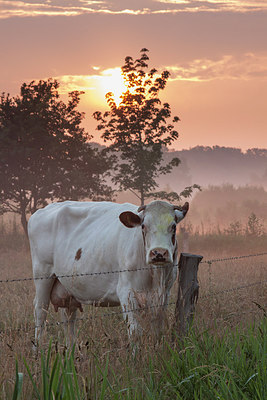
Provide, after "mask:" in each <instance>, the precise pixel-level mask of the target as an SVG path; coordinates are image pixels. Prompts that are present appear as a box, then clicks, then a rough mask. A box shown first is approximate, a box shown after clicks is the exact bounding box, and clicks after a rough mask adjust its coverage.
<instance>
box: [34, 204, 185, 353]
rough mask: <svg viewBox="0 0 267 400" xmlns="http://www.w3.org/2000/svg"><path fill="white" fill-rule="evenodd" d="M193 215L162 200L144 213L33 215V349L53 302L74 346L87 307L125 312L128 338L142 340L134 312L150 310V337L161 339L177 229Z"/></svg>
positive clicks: (129, 207) (92, 210)
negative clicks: (76, 328)
mask: <svg viewBox="0 0 267 400" xmlns="http://www.w3.org/2000/svg"><path fill="white" fill-rule="evenodd" d="M188 208H189V204H188V203H187V202H186V203H185V204H184V205H183V206H174V205H172V204H170V203H168V202H165V201H160V200H156V201H152V202H151V203H149V204H148V205H145V206H141V207H139V208H138V206H136V205H133V204H129V203H125V204H118V203H113V202H78V201H77V202H76V201H64V202H58V203H52V204H49V205H48V206H46V207H45V208H43V209H40V210H38V211H36V212H35V213H34V214H33V215H32V216H31V217H30V219H29V223H28V234H29V241H30V249H31V257H32V266H33V279H34V283H35V288H36V295H35V299H34V316H35V344H36V345H37V344H38V343H39V341H40V340H41V337H42V333H43V329H44V323H45V320H46V316H47V310H48V307H49V303H50V301H51V303H52V304H53V305H54V307H55V310H56V311H57V310H58V308H61V311H63V319H64V318H65V321H68V324H69V325H68V329H69V330H70V334H69V336H70V341H71V343H73V335H74V323H75V318H76V312H77V310H78V309H79V310H80V311H81V312H82V311H83V309H82V304H91V305H95V306H104V307H106V306H121V307H122V311H123V315H124V318H125V320H126V321H127V323H128V324H127V325H128V334H129V336H130V337H131V336H132V335H133V334H136V335H141V334H142V332H143V330H142V326H141V325H142V324H141V323H140V315H141V313H137V312H135V310H139V309H140V310H141V309H142V308H143V309H147V310H150V311H151V315H152V318H151V320H150V326H151V330H152V331H154V332H156V333H160V332H161V330H162V329H163V328H164V326H163V325H164V312H165V309H166V306H167V304H168V298H169V294H170V289H171V287H172V285H173V283H174V281H175V279H176V276H177V250H178V249H177V239H176V225H177V224H178V223H179V222H180V221H181V220H182V219H183V218H184V217H185V215H186V214H187V211H188ZM43 278H45V279H43ZM144 314H147V313H146V312H145V313H144ZM64 325H65V324H64Z"/></svg>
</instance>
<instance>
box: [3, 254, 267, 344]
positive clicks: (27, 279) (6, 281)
mask: <svg viewBox="0 0 267 400" xmlns="http://www.w3.org/2000/svg"><path fill="white" fill-rule="evenodd" d="M266 255H267V252H263V253H256V254H248V255H241V256H233V257H226V258H217V259H211V260H202V261H201V262H200V264H207V265H208V276H209V278H208V279H209V285H210V288H211V286H212V285H211V283H210V282H211V271H212V267H213V265H214V264H215V263H220V262H225V261H237V260H241V259H247V258H253V257H262V256H266ZM178 265H179V264H174V265H173V267H177V266H178ZM163 268H165V267H164V266H162V265H158V266H149V267H145V268H133V269H123V270H113V271H100V272H90V273H80V274H68V275H58V276H55V275H53V276H37V277H22V278H8V279H1V280H0V284H10V283H17V282H30V281H35V280H45V279H55V278H72V279H73V278H75V277H84V276H100V275H110V274H119V273H133V272H139V271H148V270H154V269H163ZM266 284H267V279H264V280H261V281H255V282H251V283H249V284H244V285H239V286H235V287H231V288H225V289H222V290H218V291H211V292H210V293H208V294H205V295H200V299H208V298H211V297H213V296H219V295H222V294H225V293H231V292H236V291H240V290H244V289H248V288H251V287H255V286H260V285H262V286H264V285H266ZM253 303H254V304H255V305H256V306H257V307H258V309H260V310H261V311H263V315H264V317H267V314H266V307H267V304H264V305H261V304H258V303H257V302H255V301H253ZM175 304H176V301H171V302H168V304H167V307H169V306H174V305H175ZM160 307H165V308H166V305H164V306H161V305H150V306H145V307H138V308H131V309H127V310H119V311H118V310H116V311H110V312H105V313H101V315H100V317H101V318H106V317H107V318H108V317H112V316H119V315H123V314H126V313H129V312H134V313H140V312H143V311H147V310H149V309H155V308H160ZM248 312H255V309H251V310H246V311H244V313H248ZM94 318H95V315H90V316H86V317H82V318H76V321H80V322H87V321H89V320H92V319H94ZM66 323H67V322H66V321H57V322H46V325H47V327H53V326H61V325H64V324H66ZM34 330H35V326H33V327H31V328H23V327H21V328H12V327H10V328H5V329H1V328H0V336H2V335H4V334H5V333H7V332H24V333H25V332H26V333H31V332H32V333H33V332H34Z"/></svg>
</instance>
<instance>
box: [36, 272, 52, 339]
mask: <svg viewBox="0 0 267 400" xmlns="http://www.w3.org/2000/svg"><path fill="white" fill-rule="evenodd" d="M34 283H35V288H36V295H35V299H34V318H35V347H37V345H38V343H40V341H41V339H42V335H43V331H44V324H45V320H46V316H47V310H48V307H49V302H50V293H51V290H52V287H53V284H54V278H49V279H38V278H37V279H35V281H34Z"/></svg>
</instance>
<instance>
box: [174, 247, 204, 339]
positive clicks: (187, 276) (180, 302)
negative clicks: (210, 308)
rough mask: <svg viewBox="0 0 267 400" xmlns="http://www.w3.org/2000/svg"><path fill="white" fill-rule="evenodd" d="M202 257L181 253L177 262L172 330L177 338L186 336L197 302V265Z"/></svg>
mask: <svg viewBox="0 0 267 400" xmlns="http://www.w3.org/2000/svg"><path fill="white" fill-rule="evenodd" d="M202 258H203V257H202V256H199V255H196V254H188V253H181V256H180V260H179V283H178V298H177V302H176V307H175V324H174V328H175V330H177V332H178V336H180V337H181V336H184V335H185V334H187V332H188V329H189V326H190V323H191V321H192V318H193V315H194V310H195V304H196V303H197V300H198V290H199V284H198V280H197V272H198V265H199V263H200V261H201V260H202Z"/></svg>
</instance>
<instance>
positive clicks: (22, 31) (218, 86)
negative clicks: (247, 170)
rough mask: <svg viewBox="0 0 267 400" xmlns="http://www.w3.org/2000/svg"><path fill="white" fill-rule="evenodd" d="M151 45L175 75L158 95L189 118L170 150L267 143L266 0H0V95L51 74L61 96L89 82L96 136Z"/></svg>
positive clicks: (84, 105) (161, 66)
mask: <svg viewBox="0 0 267 400" xmlns="http://www.w3.org/2000/svg"><path fill="white" fill-rule="evenodd" d="M144 47H145V48H147V49H149V57H150V61H149V67H151V68H152V67H155V68H156V69H157V70H158V71H159V72H161V71H163V70H166V69H167V70H168V71H170V73H171V76H170V79H169V81H168V84H167V87H166V89H165V90H164V91H163V92H162V94H161V96H160V98H161V100H162V101H163V102H165V101H167V102H168V103H169V104H170V106H171V109H172V113H173V115H178V116H179V118H180V120H181V121H180V122H179V124H178V125H177V130H178V131H179V134H180V136H179V139H178V140H177V141H176V142H175V143H173V144H172V146H171V147H172V148H175V149H177V150H180V149H185V148H190V147H194V146H197V145H203V146H214V145H219V146H230V147H239V148H242V150H244V151H245V150H246V149H248V148H255V147H258V148H266V147H267V0H229V1H220V0H206V1H202V0H194V1H193V0H113V1H105V0H103V1H101V0H99V1H94V0H92V1H90V0H70V1H68V0H48V1H35V0H28V1H23V0H20V1H16V0H7V1H6V0H0V59H1V62H0V93H2V92H6V93H10V94H11V95H12V96H15V95H17V94H19V90H20V86H21V84H22V83H23V82H27V83H29V82H30V81H32V80H39V79H48V78H55V79H57V80H58V81H59V82H60V92H61V94H62V96H63V97H62V98H63V99H67V93H68V92H69V91H71V90H83V91H84V92H85V94H84V95H83V96H82V101H81V104H80V109H81V110H82V111H84V112H85V113H86V120H85V126H86V129H87V130H88V131H89V133H91V134H92V135H93V136H94V141H100V142H101V139H100V137H99V133H98V132H96V131H95V127H96V121H95V120H94V119H93V118H92V114H93V112H94V111H96V110H101V111H104V110H107V109H108V106H107V104H106V101H105V93H106V92H109V91H116V90H118V89H119V88H120V85H121V83H120V72H119V71H120V70H119V68H120V66H122V65H123V64H124V58H125V57H126V56H132V57H133V58H137V57H139V54H140V50H141V49H142V48H144Z"/></svg>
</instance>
